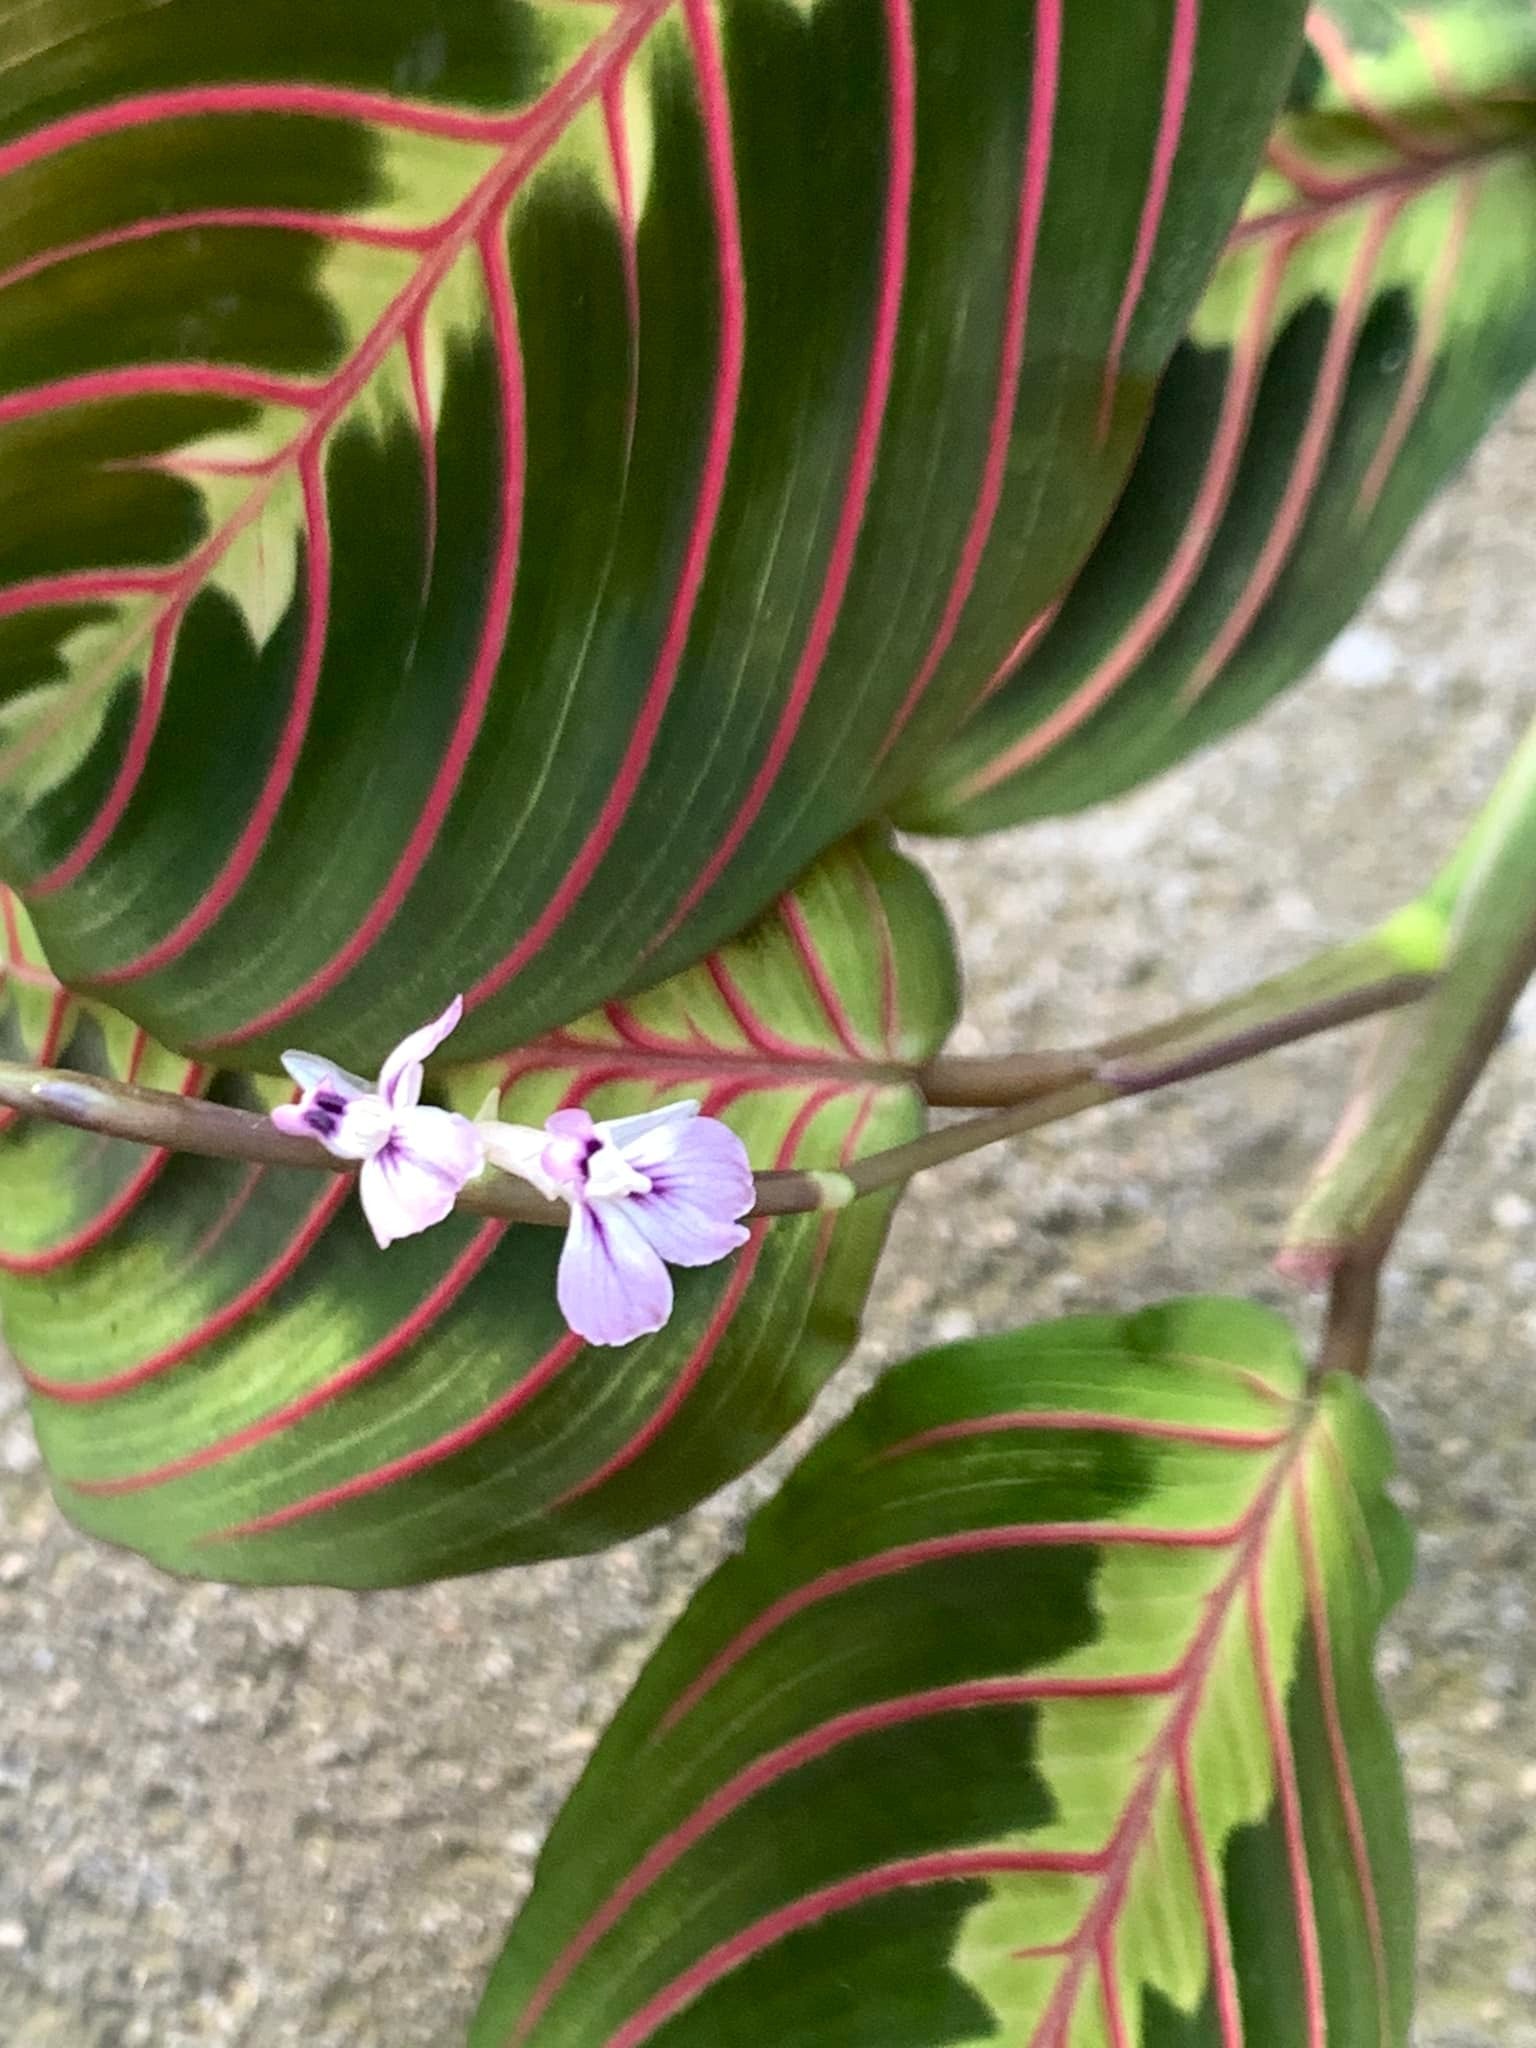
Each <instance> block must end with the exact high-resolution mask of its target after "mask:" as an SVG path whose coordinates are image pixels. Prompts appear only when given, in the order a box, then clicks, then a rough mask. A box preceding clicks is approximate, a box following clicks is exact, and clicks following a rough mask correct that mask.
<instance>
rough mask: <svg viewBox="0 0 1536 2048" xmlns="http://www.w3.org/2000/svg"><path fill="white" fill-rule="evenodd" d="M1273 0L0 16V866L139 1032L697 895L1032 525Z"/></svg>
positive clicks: (910, 695)
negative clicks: (1257, 1)
mask: <svg viewBox="0 0 1536 2048" xmlns="http://www.w3.org/2000/svg"><path fill="white" fill-rule="evenodd" d="M1300 20H1301V0H1265V4H1264V6H1263V7H1261V8H1260V9H1258V10H1257V14H1256V11H1255V9H1254V7H1253V4H1252V0H1137V4H1135V5H1134V6H1131V5H1124V6H1113V7H1102V6H1101V7H1094V6H1074V5H1070V4H1068V0H964V4H963V5H957V4H956V0H720V4H710V0H624V4H622V5H614V4H603V0H588V4H581V5H578V4H573V0H495V4H492V0H323V4H321V5H319V6H316V5H314V4H312V0H157V4H155V5H153V6H133V7H125V6H124V5H123V4H122V0H32V4H29V5H27V6H25V7H23V8H21V9H19V10H18V9H17V8H15V7H12V8H10V9H9V10H8V11H6V12H5V13H4V14H3V15H0V365H3V368H0V511H3V515H4V516H3V518H0V878H3V879H5V880H6V881H8V882H10V883H11V884H12V885H13V886H15V887H16V888H18V889H19V890H20V891H21V892H22V894H23V896H24V897H25V899H26V901H27V903H28V905H29V907H30V909H31V910H32V912H33V914H34V916H35V918H36V920H37V924H38V929H39V930H40V932H41V934H42V937H43V939H44V942H45V945H46V947H47V951H48V955H49V957H50V959H51V960H52V961H53V963H54V966H55V967H56V969H57V970H58V972H59V973H60V975H61V976H62V978H63V979H64V980H65V981H66V982H67V983H68V984H69V985H70V986H72V987H82V988H83V987H89V988H91V989H92V990H93V991H94V992H96V993H99V994H101V995H102V996H103V997H104V998H105V999H106V1000H108V1001H110V1002H112V1003H113V1004H114V1005H116V1006H117V1007H119V1008H120V1009H122V1010H124V1011H126V1012H127V1013H128V1014H130V1015H131V1016H133V1017H134V1018H135V1019H136V1020H137V1021H139V1022H141V1023H143V1024H144V1025H145V1026H146V1027H147V1028H149V1029H151V1030H153V1031H154V1032H155V1033H156V1034H157V1035H158V1036H159V1037H160V1038H161V1039H162V1040H164V1041H165V1042H166V1043H167V1044H173V1045H176V1046H179V1047H181V1048H182V1049H184V1050H210V1049H211V1050H213V1051H216V1052H217V1054H218V1055H219V1057H220V1059H221V1061H222V1063H223V1064H226V1065H229V1064H239V1065H244V1066H250V1067H252V1068H256V1069H260V1068H261V1067H262V1066H266V1067H268V1068H270V1067H271V1066H272V1064H273V1063H274V1060H275V1055H276V1053H277V1052H278V1051H279V1050H280V1049H281V1047H282V1046H283V1044H285V1043H287V1042H290V1041H292V1040H295V1039H297V1040H299V1041H301V1042H307V1043H321V1044H325V1045H326V1046H328V1047H330V1048H332V1049H333V1050H334V1051H335V1053H336V1054H337V1056H338V1057H339V1058H342V1059H344V1060H345V1061H346V1062H347V1063H348V1064H350V1065H352V1066H354V1067H361V1066H365V1065H368V1064H371V1063H372V1062H375V1061H376V1060H377V1059H378V1058H379V1057H380V1055H381V1054H382V1053H383V1051H384V1050H385V1048H386V1047H387V1046H388V1045H389V1044H390V1043H391V1042H393V1040H394V1039H396V1038H397V1037H399V1036H400V1035H401V1033H402V1032H403V1031H404V1030H405V1029H407V1028H409V1027H410V1026H411V1025H412V1024H414V1023H415V1022H417V1021H418V1020H419V1019H420V1017H421V1016H423V1015H425V1014H426V1013H427V1010H428V1007H429V1001H430V998H431V996H432V994H434V993H435V991H437V990H438V989H440V988H442V987H445V986H447V987H462V988H463V989H465V991H466V992H467V994H468V998H469V1009H470V1014H469V1019H468V1021H467V1023H466V1025H465V1027H464V1041H463V1042H464V1044H465V1046H466V1048H467V1049H468V1050H470V1051H472V1052H474V1053H475V1054H477V1055H478V1054H486V1055H489V1054H493V1053H495V1052H497V1051H499V1050H500V1049H501V1048H503V1047H505V1046H507V1045H509V1044H514V1043H517V1042H520V1041H523V1040H526V1039H528V1038H530V1037H532V1036H536V1035H538V1034H539V1033H541V1032H543V1031H546V1030H548V1029H551V1028H554V1027H557V1026H559V1025H561V1024H563V1023H566V1022H568V1021H569V1020H570V1019H571V1018H572V1017H575V1016H577V1015H580V1014H581V1013H582V1012H583V1011H585V1010H586V1009H588V1008H590V1007H591V1006H592V1005H594V1004H595V1003H598V1002H600V1001H603V1000H606V999H608V998H609V997H611V996H613V995H615V994H618V993H624V992H626V991H630V990H633V989H635V988H638V987H646V986H652V985H654V984H655V982H656V981H658V980H659V979H661V978H662V977H663V976H664V975H665V974H667V973H670V972H672V971H674V970H675V969H677V968H678V967H680V966H682V965H683V964H685V963H686V962H688V961H690V960H696V959H698V958H699V957H700V956H701V955H702V954H703V953H704V952H706V951H707V949H708V947H709V946H710V945H712V944H715V943H718V942H719V941H720V940H722V939H724V938H725V937H727V936H728V935H730V934H732V933H734V932H737V931H739V930H741V929H742V927H743V926H744V925H745V924H746V923H747V922H748V921H749V919H750V918H751V917H752V916H754V915H756V914H757V913H758V912H760V911H761V910H762V909H763V908H764V907H765V906H766V905H767V904H769V903H770V902H771V901H772V900H773V899H774V898H775V897H776V896H777V895H779V894H780V893H781V892H782V891H783V890H784V889H785V888H786V887H787V886H788V885H789V883H790V882H791V881H792V880H793V878H794V876H795V875H796V874H798V873H799V872H800V871H801V870H802V869H803V868H804V867H805V865H806V864H807V863H808V862H809V861H810V860H811V859H813V858H814V857H815V856H817V855H818V854H819V853H820V852H821V851H822V850H823V849H824V848H826V847H827V846H828V845H830V844H831V843H833V842H834V841H835V840H837V839H839V838H840V837H842V836H843V835H844V834H845V833H846V832H847V831H848V830H849V829H850V828H851V827H853V826H855V825H856V824H858V823H859V822H860V821H862V820H864V819H866V818H868V817H870V816H871V815H873V814H874V813H875V812H876V811H878V810H879V809H880V808H881V806H882V804H883V802H884V800H885V799H886V798H887V797H888V796H889V794H890V793H891V791H893V790H894V789H896V788H899V787H900V786H902V785H903V784H904V783H906V782H909V781H910V780H911V779H912V778H913V776H914V775H915V774H916V773H917V772H918V770H919V767H920V765H921V764H923V763H925V762H926V761H927V760H928V759H929V758H930V756H931V754H932V750H933V748H934V745H935V743H936V742H937V741H938V740H940V739H941V738H943V737H946V736H947V735H948V734H949V733H951V732H952V731H953V730H954V729H955V727H956V726H957V725H958V723H959V722H960V720H961V718H962V716H963V715H964V714H965V713H966V712H967V711H968V710H969V709H970V708H971V706H972V705H973V704H974V703H975V701H976V699H977V697H978V696H979V695H980V694H981V693H982V692H983V691H984V689H985V688H986V687H987V683H988V678H989V677H991V676H992V675H994V674H995V673H996V672H997V670H998V668H999V665H1000V664H1002V663H1003V662H1004V661H1005V659H1006V657H1007V656H1008V653H1009V650H1010V649H1011V648H1012V647H1013V646H1014V644H1015V643H1016V642H1017V640H1018V637H1019V634H1020V632H1021V631H1022V630H1023V629H1024V627H1025V626H1026V625H1027V623H1028V621H1029V620H1030V619H1032V618H1033V617H1035V615H1036V614H1037V613H1038V612H1039V611H1040V610H1041V608H1042V607H1043V606H1045V605H1046V604H1047V603H1049V602H1050V601H1051V600H1052V599H1053V598H1054V597H1055V596H1056V595H1057V594H1058V593H1059V592H1060V590H1061V588H1062V587H1063V585H1064V583H1065V581H1066V579H1067V578H1068V577H1069V576H1070V575H1071V573H1072V572H1073V571H1074V570H1075V569H1076V568H1077V566H1078V564H1079V563H1080V562H1081V560H1082V558H1083V556H1084V555H1085V553H1086V552H1087V550H1088V548H1089V546H1090V545H1091V542H1092V540H1093V537H1094V535H1095V534H1096V533H1097V531H1098V530H1099V528H1100V526H1101V525H1102V522H1103V519H1104V516H1105V514H1106V512H1107V511H1108V508H1109V506H1110V504H1111V503H1112V501H1113V498H1114V495H1115V493H1116V492H1117V491H1118V489H1119V487H1120V485H1121V482H1122V481H1123V478H1124V475H1125V472H1126V469H1127V466H1128V464H1129V462H1130V459H1131V455H1132V452H1133V450H1134V448H1135V446H1136V443H1137V440H1138V438H1139V436H1140V433H1141V430H1142V427H1143V425H1144V423H1145V419H1146V414H1147V408H1148V405H1149V402H1150V395H1151V391H1152V388H1153V385H1154V382H1155V380H1156V378H1157V376H1158V375H1159V373H1160V372H1161V370H1162V368H1163V366H1164V364H1165V363H1166V361H1167V359H1168V356H1169V354H1170V353H1171V351H1172V349H1173V347H1174V345H1175V343H1176V341H1177V339H1178V337H1179V335H1180V334H1181V333H1182V332H1183V330H1184V327H1185V325H1186V323H1187V320H1188V315H1189V309H1190V307H1191V305H1192V304H1193V302H1194V299H1195V297H1196V295H1197V293H1198V291H1199V288H1200V285H1201V283H1202V282H1203V280H1204V278H1205V276H1206V274H1207V272H1208V269H1209V265H1210V262H1211V260H1212V258H1213V256H1214V255H1215V253H1216V251H1217V249H1218V248H1219V246H1220V243H1221V240H1222V238H1223V236H1224V235H1225V234H1226V232H1227V230H1228V228H1229V227H1230V225H1231V222H1232V219H1233V218H1234V216H1235V214H1236V211H1237V208H1238V205H1239V204H1240V201H1241V195H1242V192H1243V190H1244V188H1245V187H1246V184H1247V182H1248V179H1249V176H1250V174H1251V170H1252V166H1253V164H1254V162H1255V160H1256V158H1257V155H1258V151H1259V148H1260V145H1261V141H1262V137H1263V135H1264V133H1265V132H1266V130H1267V128H1268V126H1269V123H1270V121H1271V120H1272V118H1273V115H1274V112H1275V109H1276V107H1277V106H1278V104H1279V102H1280V99H1281V95H1282V92H1283V90H1284V86H1285V81H1286V78H1287V77H1288V76H1289V73H1290V71H1291V68H1292V66H1293V63H1294V56H1295V50H1296V48H1297V45H1298V41H1299V33H1300Z"/></svg>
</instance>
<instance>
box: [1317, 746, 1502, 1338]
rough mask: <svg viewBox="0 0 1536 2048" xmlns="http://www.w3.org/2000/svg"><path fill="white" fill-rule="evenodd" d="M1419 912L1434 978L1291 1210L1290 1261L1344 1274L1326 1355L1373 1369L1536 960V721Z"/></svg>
mask: <svg viewBox="0 0 1536 2048" xmlns="http://www.w3.org/2000/svg"><path fill="white" fill-rule="evenodd" d="M1404 917H1405V918H1406V919H1410V920H1411V919H1415V918H1416V919H1417V920H1419V921H1420V923H1422V924H1423V925H1425V926H1426V927H1428V926H1430V925H1438V926H1440V927H1441V928H1442V929H1444V930H1445V931H1446V934H1447V939H1448V945H1447V952H1446V961H1445V969H1444V972H1443V973H1442V974H1441V976H1440V978H1439V980H1438V982H1437V984H1436V986H1435V989H1434V992H1433V993H1432V994H1431V995H1430V996H1429V998H1428V999H1427V1000H1426V1001H1425V1002H1424V1003H1422V1004H1420V1005H1419V1006H1418V1007H1417V1008H1416V1009H1415V1010H1414V1011H1413V1012H1412V1013H1411V1014H1410V1015H1408V1016H1405V1017H1401V1018H1397V1019H1394V1020H1393V1022H1392V1023H1391V1024H1390V1025H1389V1026H1387V1028H1386V1029H1385V1030H1384V1031H1383V1033H1382V1035H1381V1037H1380V1039H1379V1040H1378V1042H1377V1044H1376V1045H1375V1047H1374V1048H1373V1050H1372V1053H1371V1056H1370V1058H1369V1060H1368V1063H1367V1066H1366V1069H1365V1073H1364V1075H1363V1077H1362V1081H1361V1085H1360V1087H1359V1089H1358V1091H1357V1093H1356V1095H1355V1098H1354V1100H1353V1101H1352V1102H1351V1104H1350V1105H1349V1108H1348V1109H1347V1111H1346V1113H1345V1116H1344V1121H1343V1124H1342V1125H1341V1128H1340V1130H1339V1133H1338V1135H1337V1136H1336V1138H1335V1139H1334V1142H1333V1144H1332V1146H1331V1147H1330V1148H1329V1150H1328V1152H1327V1153H1326V1154H1325V1156H1324V1158H1323V1160H1322V1162H1321V1164H1320V1165H1319V1167H1318V1169H1317V1172H1316V1174H1315V1175H1314V1178H1313V1181H1312V1185H1311V1187H1310V1188H1309V1190H1308V1192H1307V1194H1306V1196H1305V1197H1304V1199H1303V1201H1302V1204H1301V1206H1300V1208H1299V1209H1298V1210H1297V1212H1296V1214H1295V1216H1294V1217H1293V1219H1292V1221H1291V1225H1290V1228H1289V1230H1288V1232H1287V1234H1286V1244H1285V1249H1284V1250H1283V1251H1282V1253H1281V1257H1280V1264H1281V1268H1282V1270H1283V1271H1287V1272H1289V1273H1290V1274H1292V1275H1293V1276H1294V1277H1296V1278H1299V1279H1302V1280H1308V1281H1312V1282H1314V1283H1324V1282H1326V1283H1330V1284H1331V1285H1332V1288H1333V1297H1334V1299H1333V1305H1332V1311H1331V1319H1330V1329H1329V1333H1328V1336H1327V1338H1326V1339H1325V1343H1324V1363H1325V1364H1328V1365H1333V1366H1338V1367H1341V1368H1342V1369H1344V1370H1348V1371H1352V1372H1356V1373H1363V1372H1364V1371H1365V1370H1366V1367H1367V1365H1368V1363H1369V1353H1370V1347H1371V1326H1372V1323H1373V1321H1374V1318H1373V1317H1368V1316H1366V1315H1364V1314H1363V1313H1362V1308H1361V1305H1362V1303H1363V1302H1364V1301H1365V1300H1366V1299H1367V1297H1368V1296H1369V1295H1371V1294H1373V1293H1374V1288H1375V1276H1376V1275H1377V1274H1378V1273H1379V1271H1380V1268H1381V1265H1382V1263H1383V1261H1384V1260H1385V1258H1386V1256H1387V1253H1388V1251H1389V1250H1390V1248H1391V1246H1392V1243H1393V1241H1394V1240H1395V1238H1396V1236H1397V1234H1398V1231H1399V1230H1400V1229H1401V1227H1402V1224H1403V1219H1404V1218H1405V1216H1406V1215H1407V1213H1408V1211H1409V1209H1410V1207H1411V1206H1412V1203H1413V1201H1414V1198H1415V1196H1416V1195H1417V1194H1418V1191H1419V1189H1420V1187H1421V1186H1422V1185H1423V1182H1424V1179H1425V1177H1426V1175H1427V1174H1428V1172H1429V1170H1430V1168H1431V1166H1432V1165H1433V1164H1434V1161H1435V1160H1436V1158H1437V1157H1438V1156H1439V1153H1440V1151H1441V1148H1442V1147H1443V1145H1444V1143H1445V1140H1446V1137H1447V1135H1448V1134H1449V1132H1450V1130H1451V1127H1452V1126H1453V1124H1454V1123H1455V1121H1456V1119H1457V1117H1458V1116H1459V1115H1460V1114H1461V1111H1462V1108H1463V1106H1464V1105H1465V1103H1466V1100H1467V1097H1468V1096H1469V1095H1470V1094H1471V1092H1472V1090H1473V1088H1474V1087H1475V1086H1476V1083H1477V1081H1478V1078H1479V1076H1480V1075H1481V1074H1482V1072H1483V1069H1484V1068H1485V1067H1486V1066H1487V1064H1488V1061H1489V1059H1490V1057H1491V1056H1492V1054H1493V1052H1494V1049H1495V1048H1496V1046H1497V1045H1498V1043H1499V1040H1500V1038H1501V1037H1502V1036H1503V1033H1504V1029H1505V1026H1506V1024H1507V1023H1508V1021H1509V1015H1510V1012H1511V1011H1512V1010H1513V1008H1514V1006H1515V1004H1516V1002H1517V1001H1518V1000H1519V997H1520V994H1521V991H1522V990H1523V989H1524V987H1525V985H1526V983H1527V982H1528V981H1529V980H1530V979H1531V977H1532V975H1533V974H1536V726H1533V727H1532V728H1531V730H1530V732H1528V733H1527V735H1526V737H1525V739H1524V740H1523V742H1522V743H1521V745H1520V747H1519V749H1518V750H1517V752H1516V754H1515V757H1514V760H1513V761H1512V762H1511V764H1510V766H1509V769H1508V771H1507V773H1506V774H1505V776H1504V779H1503V781H1502V782H1501V783H1500V785H1499V787H1498V789H1497V790H1496V791H1495V792H1494V795H1493V798H1492V800H1491V801H1490V802H1489V804H1488V806H1487V808H1486V809H1485V810H1484V811H1483V813H1482V815H1481V817H1480V818H1479V819H1478V820H1477V822H1476V824H1475V825H1474V826H1473V828H1472V830H1471V832H1470V833H1469V834H1468V835H1467V838H1466V839H1465V840H1464V841H1463V843H1462V845H1461V847H1460V849H1459V850H1458V852H1457V853H1456V855H1455V856H1454V857H1453V859H1452V860H1451V862H1450V864H1449V865H1448V866H1447V868H1446V869H1445V870H1444V872H1443V873H1442V874H1441V875H1440V876H1439V878H1438V879H1437V880H1436V881H1435V882H1434V884H1433V885H1432V886H1431V887H1430V889H1429V890H1428V891H1427V892H1426V893H1425V895H1424V897H1423V898H1422V899H1421V901H1420V903H1419V904H1418V905H1416V906H1414V907H1413V909H1412V910H1410V911H1409V912H1406V913H1404Z"/></svg>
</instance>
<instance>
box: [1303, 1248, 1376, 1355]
mask: <svg viewBox="0 0 1536 2048" xmlns="http://www.w3.org/2000/svg"><path fill="white" fill-rule="evenodd" d="M1382 1256H1383V1255H1382V1254H1380V1253H1377V1252H1356V1253H1352V1254H1350V1255H1349V1256H1348V1257H1346V1258H1344V1259H1342V1260H1341V1261H1340V1262H1339V1264H1338V1265H1337V1266H1335V1268H1334V1270H1333V1276H1332V1279H1331V1281H1330V1284H1329V1289H1328V1319H1327V1322H1326V1324H1325V1325H1324V1329H1323V1341H1322V1346H1321V1348H1320V1350H1319V1352H1318V1357H1317V1370H1318V1372H1319V1373H1321V1374H1324V1375H1326V1374H1328V1373H1331V1372H1347V1373H1349V1374H1350V1375H1351V1377H1352V1378H1354V1379H1357V1380H1363V1379H1364V1378H1365V1376H1366V1374H1367V1373H1368V1372H1369V1371H1370V1369H1371V1359H1372V1356H1373V1355H1374V1353H1375V1350H1376V1318H1377V1312H1378V1309H1379V1307H1380V1302H1381V1268H1382Z"/></svg>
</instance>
